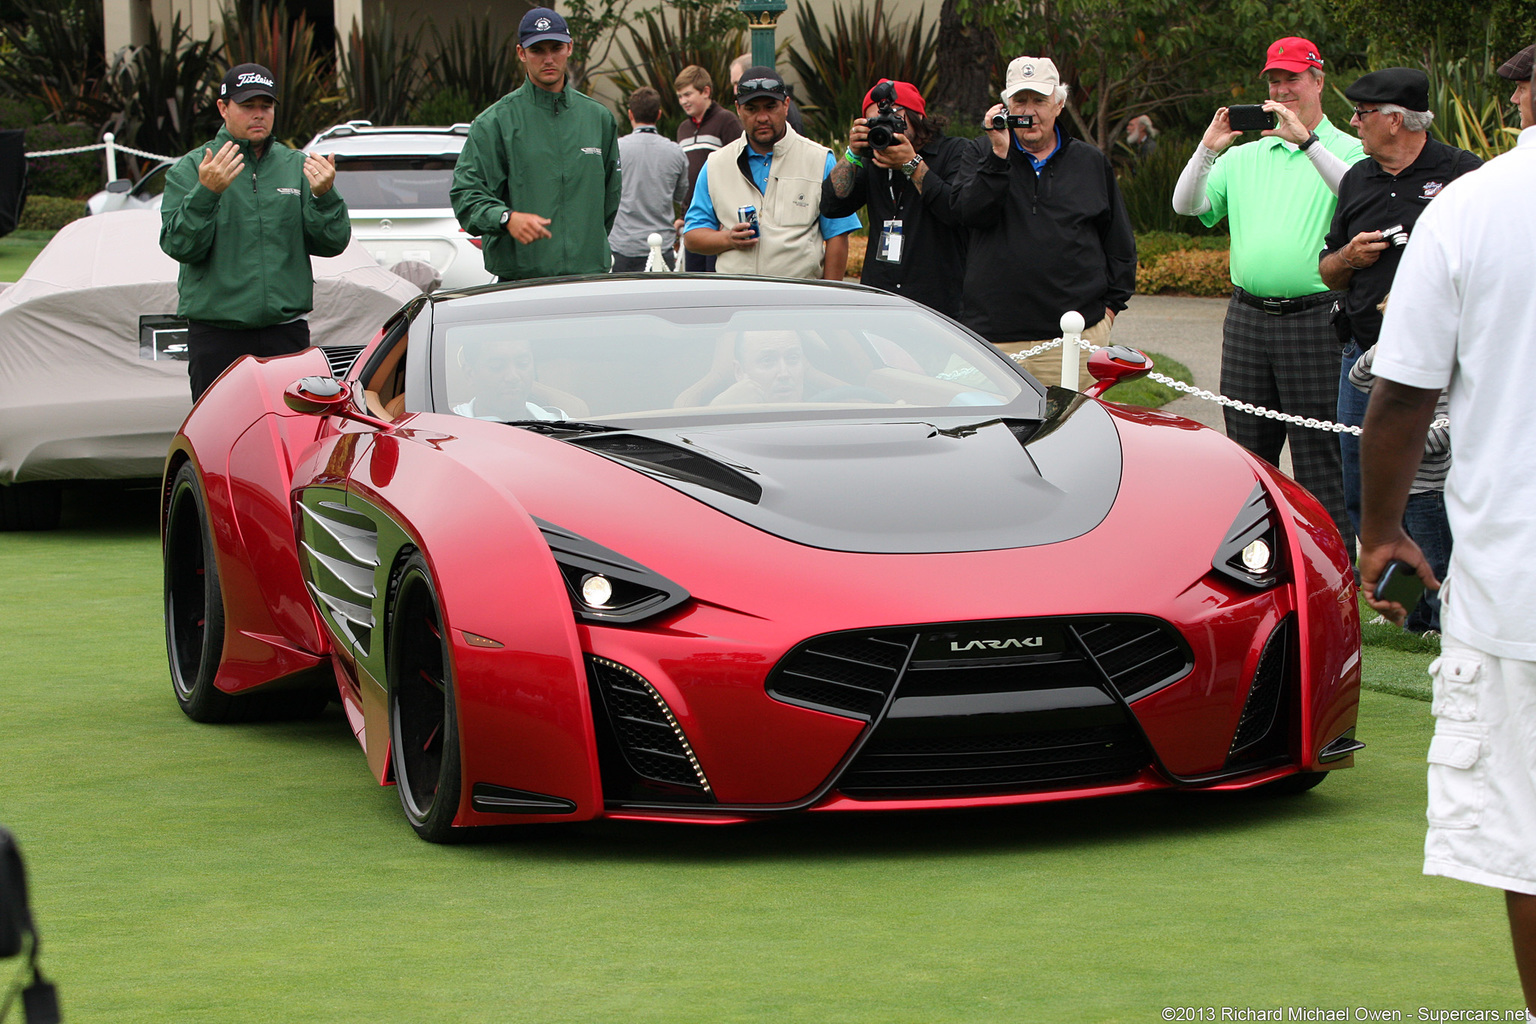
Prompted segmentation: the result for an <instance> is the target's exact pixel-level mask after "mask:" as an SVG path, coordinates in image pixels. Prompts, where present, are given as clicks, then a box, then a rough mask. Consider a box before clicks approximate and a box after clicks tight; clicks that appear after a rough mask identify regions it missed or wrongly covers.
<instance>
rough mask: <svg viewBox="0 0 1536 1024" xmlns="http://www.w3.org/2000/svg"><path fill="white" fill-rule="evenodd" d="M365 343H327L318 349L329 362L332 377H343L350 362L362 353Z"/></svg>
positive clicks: (353, 361)
mask: <svg viewBox="0 0 1536 1024" xmlns="http://www.w3.org/2000/svg"><path fill="white" fill-rule="evenodd" d="M367 347H368V346H367V345H327V346H325V347H324V348H322V349H321V350H320V351H321V352H324V353H325V361H326V362H328V363H330V364H331V376H332V377H345V376H346V375H347V371H348V370H350V369H352V364H353V363H355V362H356V361H357V357H358V356H360V355H362V354H363V349H365V348H367Z"/></svg>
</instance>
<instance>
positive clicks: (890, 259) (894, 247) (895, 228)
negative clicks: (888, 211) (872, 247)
mask: <svg viewBox="0 0 1536 1024" xmlns="http://www.w3.org/2000/svg"><path fill="white" fill-rule="evenodd" d="M875 259H877V260H879V261H880V262H881V263H900V262H901V221H899V220H888V221H886V222H885V226H884V227H882V228H881V229H880V248H879V249H878V250H876V252H875Z"/></svg>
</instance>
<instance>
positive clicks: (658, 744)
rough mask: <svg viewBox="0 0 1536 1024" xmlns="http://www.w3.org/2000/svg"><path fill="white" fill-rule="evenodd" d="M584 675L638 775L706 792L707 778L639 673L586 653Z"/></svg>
mask: <svg viewBox="0 0 1536 1024" xmlns="http://www.w3.org/2000/svg"><path fill="white" fill-rule="evenodd" d="M587 679H588V682H589V683H590V684H591V686H592V689H593V690H595V691H596V692H597V693H598V694H599V695H600V697H601V699H602V702H603V706H604V709H605V710H606V711H607V717H608V722H609V724H610V725H611V727H612V730H613V738H614V740H615V741H616V742H617V745H618V748H619V750H620V751H621V752H622V754H623V756H624V760H625V761H626V762H628V764H629V767H630V768H631V769H632V770H633V771H634V773H635V774H636V775H639V776H640V777H641V778H642V779H649V780H650V781H652V782H660V783H665V784H666V785H669V786H681V787H683V788H685V789H691V790H696V791H702V792H704V793H709V792H710V788H709V779H707V778H706V777H705V776H704V769H703V768H701V767H700V766H699V759H698V758H697V757H695V756H694V753H693V748H692V747H691V746H689V744H688V738H687V737H686V736H684V735H683V730H682V727H681V726H679V725H678V724H677V719H676V718H675V717H674V716H673V714H672V709H671V708H669V707H667V702H666V701H665V700H663V699H662V696H661V694H659V693H657V692H656V688H655V687H654V686H652V685H651V684H650V683H649V682H648V681H647V680H646V679H645V677H644V676H642V675H640V673H638V672H636V671H634V670H633V669H630V668H626V667H625V666H623V665H620V664H619V663H618V662H616V661H608V660H607V659H606V658H598V657H594V656H592V655H588V656H587Z"/></svg>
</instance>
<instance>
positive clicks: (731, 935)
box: [0, 493, 1519, 1024]
mask: <svg viewBox="0 0 1536 1024" xmlns="http://www.w3.org/2000/svg"><path fill="white" fill-rule="evenodd" d="M117 522H121V523H122V524H123V525H113V524H114V523H117ZM0 578H3V579H5V580H6V581H7V583H8V586H6V587H5V589H4V592H3V593H0V622H3V623H4V625H5V629H4V631H3V633H0V651H3V653H4V657H5V663H6V664H9V665H10V666H11V669H10V671H9V673H8V675H7V677H6V679H5V680H4V682H3V684H0V822H4V823H5V824H6V825H8V826H9V827H10V828H12V829H13V830H14V831H15V832H16V833H17V834H18V836H19V837H20V839H21V841H22V843H23V844H24V848H25V852H26V854H27V857H28V862H29V863H28V866H29V868H30V871H31V878H32V885H33V898H34V909H35V910H36V912H37V915H38V918H39V922H40V924H41V927H42V928H43V931H44V937H45V946H44V963H45V967H46V968H47V969H48V970H49V973H50V974H51V975H52V976H53V978H54V979H55V980H56V981H57V982H58V984H59V985H60V990H61V995H62V999H63V1006H64V1010H65V1017H66V1020H69V1021H72V1022H90V1021H112V1022H132V1021H154V1022H159V1021H191V1022H224V1021H230V1022H236V1021H239V1022H246V1021H284V1022H286V1021H295V1020H313V1021H326V1022H330V1021H358V1022H365V1021H366V1022H370V1024H372V1022H379V1021H389V1022H396V1021H400V1022H406V1021H409V1022H414V1021H455V1022H457V1021H498V1022H499V1021H518V1022H521V1021H529V1022H541V1024H542V1022H548V1021H580V1022H587V1021H600V1022H610V1021H612V1022H630V1021H655V1022H667V1024H671V1022H689V1024H704V1022H715V1021H764V1022H775V1024H777V1022H798V1021H804V1022H808V1024H833V1022H851V1021H869V1022H878V1024H885V1022H914V1024H918V1022H921V1024H929V1022H945V1021H976V1022H993V1021H1008V1022H1012V1021H1051V1022H1075V1021H1127V1022H1131V1021H1158V1020H1162V1019H1163V1017H1162V1009H1163V1007H1165V1006H1214V1007H1222V1006H1234V1007H1264V1008H1272V1007H1276V1006H1304V1007H1313V1006H1322V1007H1329V1008H1338V1007H1350V1008H1353V1007H1359V1006H1364V1007H1371V1008H1376V1009H1398V1010H1402V1011H1403V1012H1404V1015H1405V1017H1406V1018H1407V1019H1414V1016H1413V1015H1414V1014H1416V1013H1417V1009H1418V1007H1421V1006H1423V1007H1430V1008H1445V1007H1467V1006H1475V1007H1500V1008H1503V1007H1514V1006H1517V1005H1518V1004H1519V993H1518V989H1517V985H1516V982H1515V974H1514V969H1513V964H1512V962H1511V957H1510V953H1509V939H1508V933H1507V930H1506V925H1505V922H1504V912H1503V900H1502V897H1501V896H1500V895H1499V894H1497V893H1495V892H1492V891H1489V890H1485V889H1481V888H1478V887H1474V886H1469V885H1464V884H1460V883H1456V882H1451V881H1447V880H1445V879H1438V878H1424V877H1422V876H1421V875H1420V854H1421V847H1422V841H1423V827H1424V816H1423V804H1424V751H1425V748H1426V746H1427V744H1428V741H1429V734H1430V731H1431V721H1430V717H1429V708H1428V705H1427V704H1425V703H1423V702H1422V701H1421V700H1413V699H1406V698H1404V697H1399V696H1392V695H1389V694H1385V693H1380V692H1374V691H1372V692H1367V693H1365V694H1364V695H1363V700H1362V707H1361V723H1360V728H1359V735H1360V738H1361V739H1363V740H1364V741H1365V742H1366V743H1367V744H1368V748H1367V749H1366V750H1365V751H1364V752H1363V753H1362V754H1360V755H1359V756H1358V766H1357V767H1355V768H1353V769H1350V770H1348V771H1343V772H1340V773H1338V774H1337V775H1336V776H1334V777H1332V778H1330V779H1329V780H1328V781H1327V782H1326V783H1325V784H1324V785H1322V786H1321V787H1319V788H1318V789H1316V790H1314V791H1312V792H1311V793H1308V794H1305V795H1303V796H1299V797H1293V798H1279V799H1276V798H1265V797H1252V796H1237V795H1221V794H1199V795H1184V796H1179V795H1152V796H1143V797H1136V798H1115V799H1108V800H1097V801H1088V802H1082V803H1077V804H1058V805H1043V806H1038V807H1032V808H1017V809H1010V810H1006V811H989V812H986V813H941V814H925V815H895V816H884V815H880V816H858V817H853V816H843V817H839V816H830V815H819V816H818V815H809V816H802V817H799V818H794V819H790V820H783V821H776V822H771V823H766V824H758V825H750V826H739V827H720V828H708V827H698V826H694V827H689V826H665V827H664V826H648V825H636V824H628V823H602V824H589V825H579V826H569V827H562V828H546V829H538V830H530V831H528V832H526V833H524V834H521V835H520V836H518V837H517V838H514V839H512V840H510V841H507V842H502V843H492V844H485V845H475V846H466V847H439V846H430V845H428V844H426V843H423V842H421V841H419V840H417V839H416V838H415V836H414V835H413V834H412V833H411V831H410V830H409V828H407V827H406V825H405V824H404V822H403V821H402V819H401V817H400V814H399V809H398V805H397V802H396V798H395V795H394V792H393V790H389V789H384V788H381V787H379V786H377V785H375V784H374V783H372V782H371V781H370V779H369V776H368V773H367V771H366V768H365V766H364V762H363V757H362V754H361V752H360V751H359V750H358V749H357V747H356V744H355V743H354V741H353V739H352V737H351V736H350V734H349V733H348V732H347V729H346V727H345V725H344V723H343V720H342V718H341V716H340V714H339V713H338V712H337V711H336V710H335V709H334V708H333V709H332V711H331V712H330V713H329V714H328V715H327V716H326V717H324V718H322V719H321V720H319V721H316V722H312V723H306V724H301V725H292V724H288V725H262V726H225V727H219V726H202V725H197V724H194V723H192V722H190V721H189V720H187V719H186V718H185V717H184V716H183V715H182V714H181V712H180V711H178V710H177V709H176V705H175V703H174V701H173V699H172V697H171V693H170V684H169V682H168V680H167V675H166V668H165V654H164V650H163V647H162V643H161V633H160V628H161V627H160V574H159V562H158V553H157V546H156V537H155V532H154V519H153V500H152V497H151V496H150V495H149V494H147V493H140V494H136V495H129V496H127V498H123V497H122V496H117V497H114V498H112V499H110V500H107V499H104V498H103V497H101V496H99V495H98V496H94V497H93V496H90V495H84V496H72V497H71V498H70V499H69V503H68V505H67V507H66V526H65V529H63V530H61V531H59V532H57V533H52V534H37V535H21V534H0ZM1388 655H1390V658H1388ZM1428 660H1429V655H1428V654H1427V653H1422V652H1411V651H1389V650H1387V649H1386V648H1382V647H1377V646H1372V647H1370V648H1367V651H1366V656H1365V668H1366V672H1367V676H1368V677H1369V678H1370V679H1371V680H1372V685H1379V684H1380V683H1381V681H1382V680H1383V679H1386V680H1387V681H1388V682H1391V680H1393V679H1397V678H1399V677H1401V678H1402V679H1408V678H1410V677H1411V676H1412V675H1413V674H1414V673H1415V672H1416V673H1417V674H1419V675H1420V676H1422V673H1423V670H1424V666H1425V664H1426V663H1427V662H1428ZM1389 662H1390V666H1389V667H1386V668H1384V666H1388V663H1389ZM0 966H4V965H0ZM3 975H4V972H3V971H0V976H3Z"/></svg>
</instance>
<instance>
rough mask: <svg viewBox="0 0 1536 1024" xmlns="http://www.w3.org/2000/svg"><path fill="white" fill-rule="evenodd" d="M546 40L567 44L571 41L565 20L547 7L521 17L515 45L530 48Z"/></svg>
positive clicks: (535, 9) (537, 8) (536, 8)
mask: <svg viewBox="0 0 1536 1024" xmlns="http://www.w3.org/2000/svg"><path fill="white" fill-rule="evenodd" d="M546 39H553V40H554V41H555V42H557V43H568V42H570V41H571V30H570V29H569V28H567V27H566V24H565V19H564V18H562V17H560V15H558V14H556V13H555V12H554V11H552V10H550V9H549V8H548V7H535V8H534V9H533V10H531V11H529V12H528V13H527V14H525V15H523V20H522V22H521V23H520V24H519V25H518V26H517V45H519V46H525V47H526V46H532V45H533V44H534V43H542V42H544V40H546Z"/></svg>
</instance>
